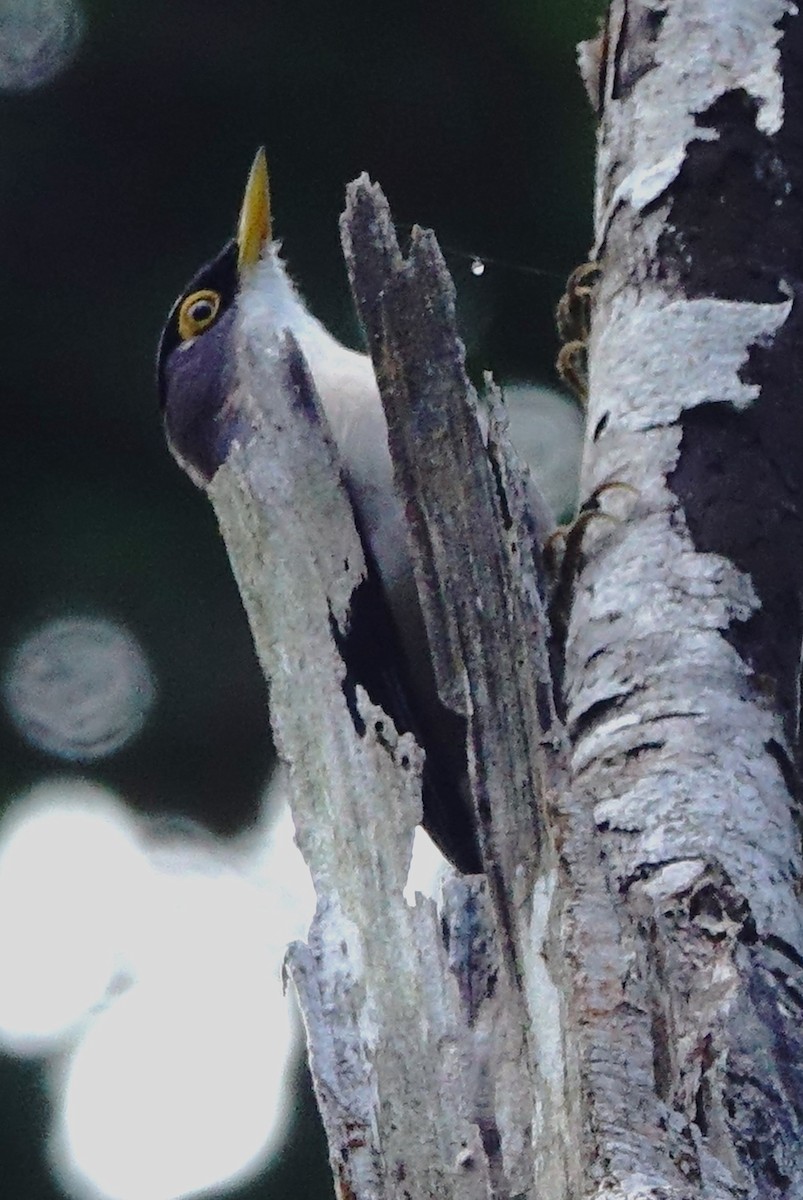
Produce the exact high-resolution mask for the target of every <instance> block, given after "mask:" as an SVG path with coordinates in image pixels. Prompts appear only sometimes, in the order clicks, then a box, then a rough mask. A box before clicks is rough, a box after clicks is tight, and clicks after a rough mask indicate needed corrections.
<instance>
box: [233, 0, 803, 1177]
mask: <svg viewBox="0 0 803 1200" xmlns="http://www.w3.org/2000/svg"><path fill="white" fill-rule="evenodd" d="M581 59H582V62H583V68H584V75H585V80H586V84H587V87H588V90H589V92H590V94H591V95H592V96H593V97H594V98H595V101H596V102H597V103H598V106H599V110H600V121H601V124H600V136H599V162H598V175H597V191H596V245H595V256H596V257H597V258H598V260H599V261H600V264H601V278H600V282H599V284H598V286H597V292H596V296H595V301H594V310H593V324H592V338H591V344H590V395H589V408H588V431H587V442H586V452H585V460H584V467H583V488H582V491H583V494H584V495H585V496H588V497H592V506H593V505H598V506H600V507H601V508H602V509H603V510H604V514H603V516H599V517H595V518H593V519H588V520H587V521H584V523H583V525H582V528H581V527H580V526H578V534H577V535H575V536H573V537H572V536H570V538H569V540H568V544H569V546H570V547H571V552H570V553H569V554H567V556H566V560H565V562H564V567H563V575H562V578H561V579H560V580H559V581H558V583H559V584H560V585H562V586H557V587H556V581H555V580H554V579H552V580H550V579H549V578H548V576H547V573H546V571H545V568H544V563H543V558H542V550H543V547H544V545H545V543H546V539H547V537H548V534H549V529H548V527H547V526H546V524H545V521H544V517H543V510H542V506H541V503H540V501H539V499H538V496H537V493H535V492H534V491H533V490H532V489H531V488H530V487H529V486H528V484H527V482H526V479H525V478H524V477H523V476H522V475H521V474H520V473H519V471H518V468H517V467H516V464H515V461H514V460H513V459H512V458H511V456H510V454H509V453H508V452H507V450H506V449H505V447H504V435H503V431H502V430H501V429H500V428H499V427H498V426H497V425H494V424H493V423H492V435H491V438H490V441H489V443H488V447H487V448H486V446H485V444H484V441H483V438H482V437H481V435H480V432H479V429H478V426H477V422H476V418H475V414H474V411H473V401H472V397H471V389H470V387H469V385H468V383H467V380H466V378H465V373H464V370H463V364H462V351H461V347H460V345H459V342H458V341H457V337H456V332H455V327H454V312H453V306H452V297H451V290H450V284H449V281H448V276H447V275H446V273H445V269H444V267H443V264H442V261H441V259H440V256H439V253H438V250H437V246H436V244H435V242H434V239H432V238H431V236H430V235H425V234H420V233H419V234H416V235H415V236H414V239H413V247H412V250H411V253H410V257H409V259H407V260H405V259H403V258H402V256H401V255H400V253H399V250H398V247H397V245H396V242H395V238H394V235H393V229H392V225H391V222H390V219H389V214H388V212H387V207H386V205H385V203H384V199H383V198H382V196H381V193H379V192H378V189H375V188H373V187H372V186H371V185H369V184H368V183H367V181H365V180H361V181H358V183H357V184H356V185H353V187H352V189H351V190H350V194H349V201H348V208H347V213H346V215H345V217H344V245H345V249H346V257H347V261H348V264H349V269H350V272H351V278H352V285H353V290H354V293H355V299H356V302H357V305H358V309H359V311H360V314H361V317H362V320H363V324H364V326H365V329H366V333H367V336H368V340H369V345H370V349H371V354H372V357H373V360H374V366H375V369H376V372H377V377H378V380H379V383H380V388H381V390H382V393H383V400H384V403H385V405H386V411H387V414H388V421H389V426H390V431H391V436H390V440H391V450H392V454H393V458H394V464H395V470H396V480H397V485H398V487H399V488H400V489H401V490H402V491H403V493H404V495H405V497H406V499H407V501H408V513H409V516H410V536H411V542H410V544H411V548H412V553H413V555H414V560H415V564H416V575H417V583H418V587H419V592H420V595H421V597H422V607H423V609H424V612H425V616H426V619H427V625H428V630H429V636H430V641H431V643H432V650H433V655H434V659H435V663H436V667H437V674H438V679H439V686H440V690H441V694H442V699H443V700H444V702H445V703H446V704H447V705H448V706H450V707H452V708H453V709H455V711H457V712H460V713H462V714H463V715H464V716H466V718H467V721H468V728H469V754H470V763H471V775H472V786H473V790H474V799H475V803H476V810H477V821H478V825H479V828H480V831H481V844H482V847H483V856H484V863H485V866H486V876H485V877H482V876H480V877H473V878H468V879H461V880H453V881H452V882H451V883H450V884H449V885H448V886H447V888H446V892H445V898H444V905H443V911H442V913H441V914H440V915H439V914H438V913H437V912H436V911H435V908H434V906H433V905H431V904H429V903H423V902H422V903H419V905H418V906H417V908H416V909H414V910H413V909H409V908H407V906H406V905H405V903H404V901H403V899H402V895H401V891H402V887H403V884H404V878H405V873H406V866H407V862H408V860H409V850H410V840H411V835H412V828H413V825H414V823H415V820H416V817H417V813H418V799H417V781H416V773H417V770H418V766H419V764H418V755H417V754H416V750H415V747H414V746H413V745H412V743H411V741H410V739H409V738H402V739H395V738H393V737H391V736H390V734H389V730H388V724H387V721H386V720H385V718H384V716H383V714H381V713H380V712H379V711H378V710H375V709H373V708H372V707H371V706H370V704H369V703H368V701H367V698H366V697H365V696H364V695H359V694H358V695H357V697H356V701H355V704H352V705H350V704H349V703H348V701H347V699H346V697H345V695H344V692H345V686H344V684H345V675H344V665H343V662H342V660H341V658H340V656H339V651H338V630H340V629H342V628H343V627H344V625H347V623H348V619H349V605H350V602H351V598H352V596H353V593H354V589H355V587H356V586H357V585H358V583H359V581H360V580H361V579H362V578H363V576H364V572H365V569H366V567H365V563H364V561H363V559H362V553H361V548H360V544H359V539H358V537H357V533H356V531H355V529H354V525H353V521H352V520H351V514H350V508H349V504H348V500H347V497H346V495H345V492H344V491H343V489H342V487H341V485H340V483H339V480H338V464H337V462H336V457H335V453H334V450H333V447H332V445H331V441H330V440H329V439H328V436H327V433H326V429H325V423H324V421H323V418H322V414H321V412H320V408H319V406H318V404H317V401H316V397H315V395H314V390H313V388H312V385H311V381H310V379H309V377H308V376H307V374H306V373H305V370H304V367H303V362H302V361H300V358H299V352H298V350H297V348H296V347H295V346H294V345H293V344H292V343H291V342H290V341H289V340H288V339H286V338H284V339H282V338H281V337H276V336H274V334H273V333H271V334H270V336H267V335H265V334H264V331H259V330H254V329H247V328H244V329H241V355H240V362H241V371H240V405H241V408H242V410H243V411H244V412H245V413H247V414H248V415H249V417H250V420H251V427H252V433H251V435H250V436H249V437H247V438H245V439H244V440H243V442H242V443H241V444H235V446H234V448H233V450H232V453H231V456H230V459H229V461H228V462H227V463H226V464H225V465H224V466H223V467H222V468H221V469H220V471H219V472H218V474H217V476H216V477H215V480H214V481H213V484H212V486H211V489H210V493H211V496H212V499H213V502H214V504H215V507H216V510H217V512H218V516H219V519H220V523H221V528H222V531H223V534H224V537H225V538H226V541H227V544H228V546H229V551H230V555H231V558H232V563H233V567H234V570H235V574H236V575H237V578H238V581H239V583H240V587H241V590H242V593H243V598H244V601H245V604H246V608H247V610H248V614H249V618H250V620H251V624H252V628H253V630H254V635H255V641H256V644H257V648H258V651H259V653H260V657H261V660H262V662H263V665H264V667H265V670H266V673H267V675H268V678H269V680H270V684H271V702H272V715H273V721H274V726H275V732H276V739H277V745H278V747H279V750H280V753H281V754H282V755H283V756H284V757H285V758H287V759H288V760H289V762H290V765H291V771H292V776H293V782H294V814H295V818H296V822H297V827H298V831H299V842H300V845H301V847H302V850H303V851H304V853H305V856H306V857H307V858H308V861H309V862H310V866H311V869H312V872H313V876H314V878H315V882H316V888H317V891H318V897H319V905H318V912H317V915H316V919H315V922H314V924H313V927H312V929H311V932H310V938H309V942H308V945H304V946H302V945H298V946H296V947H294V948H293V949H292V951H291V953H290V957H289V971H290V974H291V977H292V979H293V981H294V982H295V984H296V987H297V990H298V993H299V998H300V1001H301V1005H302V1009H303V1012H304V1017H305V1021H306V1027H307V1034H308V1044H309V1050H310V1061H311V1068H312V1072H313V1077H314V1080H315V1085H316V1089H317V1094H318V1098H319V1103H320V1107H321V1112H322V1116H323V1120H324V1124H325V1127H326V1132H327V1137H328V1139H329V1147H330V1156H331V1162H332V1167H333V1173H334V1176H335V1180H336V1184H337V1187H338V1192H339V1195H341V1196H342V1197H344V1198H346V1200H352V1198H353V1200H368V1198H371V1200H373V1198H375V1197H376V1198H379V1197H383V1198H384V1197H388V1198H390V1197H393V1198H394V1200H395V1198H399V1200H402V1198H408V1197H414V1198H415V1200H425V1198H427V1197H436V1196H437V1197H461V1198H462V1197H475V1196H476V1197H480V1196H482V1197H485V1196H494V1197H500V1198H501V1197H505V1198H508V1197H509V1198H512V1197H514V1196H527V1197H532V1198H533V1200H535V1198H536V1197H538V1198H539V1200H579V1198H581V1197H582V1198H588V1200H590V1198H592V1197H593V1198H595V1200H602V1198H603V1197H604V1198H605V1200H614V1198H615V1197H616V1198H622V1200H635V1198H636V1197H638V1198H639V1200H659V1198H660V1200H664V1198H668V1197H675V1198H678V1200H680V1198H683V1200H685V1198H689V1200H691V1198H692V1197H694V1198H700V1200H702V1198H705V1200H713V1198H714V1197H716V1198H717V1200H728V1198H731V1197H733V1198H735V1197H740V1198H744V1197H756V1198H759V1197H760V1198H761V1200H772V1198H773V1197H777V1198H778V1200H780V1197H803V1145H802V1144H801V1128H800V1126H801V1121H802V1120H803V1045H802V1044H801V1043H802V1042H803V1034H802V1033H801V1018H802V1017H803V1014H801V1006H802V1005H803V928H802V927H801V912H800V904H799V899H798V891H799V880H800V873H801V851H800V837H799V823H798V807H797V805H798V800H797V795H798V747H799V732H798V727H799V687H798V679H799V670H800V657H801V631H802V629H803V619H802V618H801V607H800V593H801V584H800V576H801V572H803V546H801V540H802V539H801V515H800V504H799V498H798V497H799V492H800V488H801V473H803V421H801V420H800V417H799V416H798V413H797V411H796V405H797V404H798V403H799V398H798V390H799V387H800V382H801V370H800V363H801V357H802V356H803V340H801V339H800V337H799V336H798V330H799V326H800V323H801V317H800V312H799V300H798V297H799V295H800V289H801V279H803V205H802V204H801V195H803V191H802V190H801V188H802V186H803V88H801V86H800V82H799V75H800V67H801V62H803V18H801V17H800V16H798V10H797V7H796V5H795V4H793V3H792V2H791V0H663V2H660V3H659V2H658V0H652V2H650V0H613V3H612V5H611V10H610V13H609V16H608V21H607V25H606V29H605V34H604V37H601V38H600V40H599V41H598V42H596V43H593V44H589V45H587V46H586V47H584V50H583V53H582V56H581ZM611 484H616V485H617V486H615V487H614V486H607V487H606V486H605V485H611ZM606 516H607V519H605V518H606ZM580 533H581V534H582V537H581V536H580ZM567 572H576V574H567ZM567 585H571V586H570V587H569V586H567ZM550 595H551V596H552V598H553V616H554V618H555V621H554V624H553V628H551V629H550V624H549V621H548V619H547V616H546V610H547V607H548V604H549V597H550ZM564 595H566V596H567V597H568V598H569V599H570V600H571V616H570V620H569V623H568V637H567V640H566V645H565V655H564V653H563V650H564V647H562V646H560V647H557V648H556V646H555V638H556V636H559V635H560V631H562V630H563V629H564V628H565V621H564V618H565V617H566V616H568V612H566V611H564V612H560V611H557V608H556V604H555V602H554V601H555V597H558V598H559V599H560V598H561V597H563V596H564ZM563 604H564V602H563V601H561V605H563ZM355 706H356V714H355ZM559 714H561V715H563V714H565V720H564V721H563V722H562V721H561V720H559ZM486 880H487V883H486Z"/></svg>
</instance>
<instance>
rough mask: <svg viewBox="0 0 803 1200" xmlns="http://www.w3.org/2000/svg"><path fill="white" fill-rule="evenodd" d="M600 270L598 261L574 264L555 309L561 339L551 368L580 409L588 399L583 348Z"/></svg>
mask: <svg viewBox="0 0 803 1200" xmlns="http://www.w3.org/2000/svg"><path fill="white" fill-rule="evenodd" d="M601 273H602V267H601V266H600V264H599V263H598V262H585V263H581V265H580V266H579V267H575V269H574V270H573V271H572V273H571V275H570V276H569V278H568V280H567V282H566V291H565V292H564V294H563V296H562V297H561V299H560V302H559V304H558V307H557V310H556V312H555V321H556V324H557V327H558V336H559V337H560V340H561V342H562V345H561V348H560V351H559V352H558V357H557V359H556V362H555V368H556V370H557V372H558V375H559V376H560V378H561V379H562V380H563V382H564V383H565V384H566V385H567V386H568V387H569V388H571V390H572V391H573V392H574V394H575V396H576V397H577V399H578V400H579V401H580V404H581V405H582V406H583V408H585V407H586V401H587V399H588V358H587V347H588V339H589V336H590V333H591V312H592V306H593V302H594V293H595V290H596V287H597V284H598V282H599V278H600V275H601Z"/></svg>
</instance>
